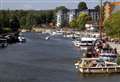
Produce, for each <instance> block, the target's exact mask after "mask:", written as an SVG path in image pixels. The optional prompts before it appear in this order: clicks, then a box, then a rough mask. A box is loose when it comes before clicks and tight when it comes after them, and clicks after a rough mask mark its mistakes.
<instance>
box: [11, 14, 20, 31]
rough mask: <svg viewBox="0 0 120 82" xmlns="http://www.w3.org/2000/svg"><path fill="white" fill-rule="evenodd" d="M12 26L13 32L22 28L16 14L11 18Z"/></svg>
mask: <svg viewBox="0 0 120 82" xmlns="http://www.w3.org/2000/svg"><path fill="white" fill-rule="evenodd" d="M10 28H11V29H12V31H13V32H17V31H18V29H19V28H20V22H19V20H18V18H17V17H16V16H13V18H12V19H11V20H10Z"/></svg>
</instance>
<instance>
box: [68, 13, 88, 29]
mask: <svg viewBox="0 0 120 82" xmlns="http://www.w3.org/2000/svg"><path fill="white" fill-rule="evenodd" d="M89 19H90V17H89V16H88V15H87V14H86V13H80V15H79V16H78V17H77V18H76V19H74V20H73V21H71V22H70V24H69V25H70V27H73V28H76V27H77V28H78V29H79V30H85V24H86V23H87V21H88V20H89Z"/></svg>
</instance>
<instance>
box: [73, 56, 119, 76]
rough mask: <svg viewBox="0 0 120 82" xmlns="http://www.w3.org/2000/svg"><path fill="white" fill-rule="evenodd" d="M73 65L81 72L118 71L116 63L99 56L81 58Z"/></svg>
mask: <svg viewBox="0 0 120 82" xmlns="http://www.w3.org/2000/svg"><path fill="white" fill-rule="evenodd" d="M75 66H76V69H77V70H78V71H79V72H80V73H82V74H91V73H93V74H101V73H120V66H119V65H117V63H113V62H108V61H104V60H103V59H100V58H81V59H79V60H78V61H77V62H76V63H75Z"/></svg>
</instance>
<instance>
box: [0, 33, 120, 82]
mask: <svg viewBox="0 0 120 82" xmlns="http://www.w3.org/2000/svg"><path fill="white" fill-rule="evenodd" d="M24 36H25V37H26V38H27V42H26V43H23V44H20V43H16V44H11V45H9V46H8V47H7V48H4V49H0V82H114V81H115V82H120V81H119V80H120V78H119V77H120V75H118V74H117V75H104V76H103V75H100V76H98V75H94V76H93V75H89V76H81V75H80V74H79V73H78V72H77V71H76V70H75V66H74V60H75V59H76V58H78V57H79V56H80V55H81V52H80V51H79V49H77V48H75V47H74V46H73V45H72V42H71V40H70V39H65V38H61V37H59V38H57V37H56V38H52V39H50V40H44V38H43V35H41V34H40V33H29V32H28V33H24Z"/></svg>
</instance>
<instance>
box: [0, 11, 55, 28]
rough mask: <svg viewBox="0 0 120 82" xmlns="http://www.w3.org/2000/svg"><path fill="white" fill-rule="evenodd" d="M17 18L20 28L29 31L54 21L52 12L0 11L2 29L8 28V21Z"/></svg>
mask: <svg viewBox="0 0 120 82" xmlns="http://www.w3.org/2000/svg"><path fill="white" fill-rule="evenodd" d="M15 16H16V17H17V18H18V20H19V22H20V25H21V28H27V29H31V28H32V27H33V26H39V25H41V24H49V23H51V22H53V20H54V11H53V10H47V11H46V10H45V11H34V10H28V11H24V10H0V24H1V27H2V28H5V27H10V20H11V19H14V18H13V17H15Z"/></svg>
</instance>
